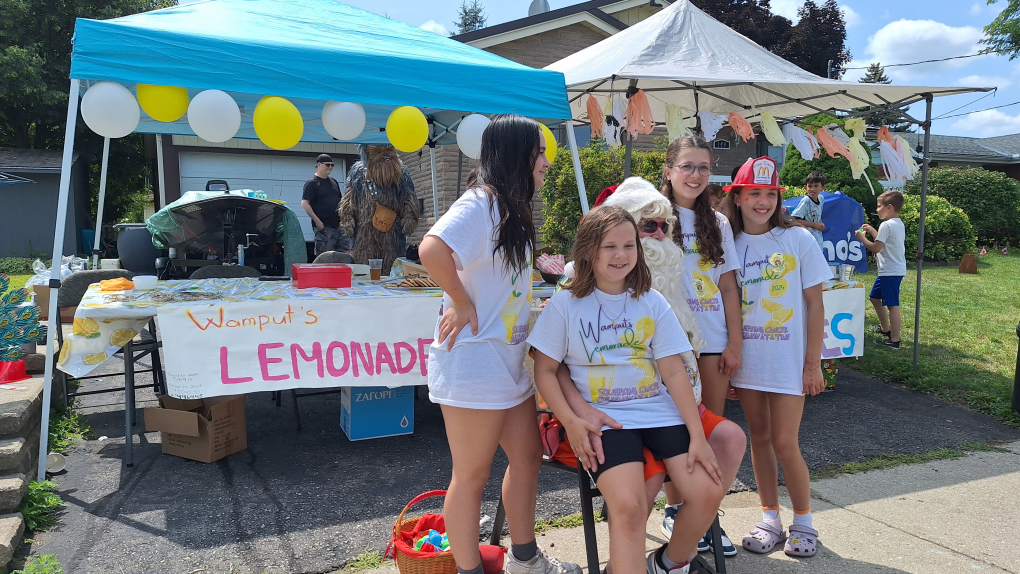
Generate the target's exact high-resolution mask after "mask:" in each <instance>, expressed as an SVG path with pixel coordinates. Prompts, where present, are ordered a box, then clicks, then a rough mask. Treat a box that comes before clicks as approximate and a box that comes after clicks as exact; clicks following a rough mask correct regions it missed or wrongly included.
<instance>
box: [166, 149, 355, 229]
mask: <svg viewBox="0 0 1020 574" xmlns="http://www.w3.org/2000/svg"><path fill="white" fill-rule="evenodd" d="M334 161H335V162H336V165H335V167H334V168H333V174H332V175H333V177H334V178H335V179H336V180H337V181H338V182H340V185H343V182H344V179H345V178H346V176H347V171H346V166H345V165H344V161H343V160H342V159H339V158H338V159H336V160H334ZM180 166H181V192H182V193H183V192H185V191H195V190H198V191H201V190H204V189H205V184H206V182H208V181H209V180H211V179H222V180H225V181H226V182H227V183H228V184H229V185H230V189H257V190H262V191H264V192H266V194H267V195H268V196H269V199H282V200H284V201H286V202H287V207H289V208H291V209H292V210H294V213H296V214H297V216H298V221H300V222H301V230H302V231H303V232H304V235H305V240H306V241H313V240H314V238H315V234H314V232H313V230H312V220H311V218H309V217H308V215H307V214H305V211H304V210H303V209H301V191H302V189H303V188H304V185H305V181H307V180H308V178H309V177H312V174H313V173H315V159H314V158H310V157H294V156H283V155H262V154H240V153H210V152H180Z"/></svg>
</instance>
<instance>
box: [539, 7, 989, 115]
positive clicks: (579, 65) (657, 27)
mask: <svg viewBox="0 0 1020 574" xmlns="http://www.w3.org/2000/svg"><path fill="white" fill-rule="evenodd" d="M546 69H547V70H555V71H557V72H563V75H564V77H565V78H566V81H567V87H568V92H570V93H571V96H573V95H576V94H577V93H578V92H582V91H584V90H586V89H589V88H591V87H593V86H595V85H596V84H599V83H600V82H603V80H609V81H605V82H604V83H602V84H601V85H600V86H598V90H599V91H600V92H602V91H606V92H608V90H609V89H610V88H613V89H615V90H617V91H623V90H626V89H627V86H628V84H629V82H628V80H631V79H637V80H638V83H637V87H638V88H642V89H645V90H649V91H648V95H649V98H648V102H649V104H650V105H651V108H652V115H653V116H654V117H655V119H656V120H657V121H659V122H662V121H665V119H666V109H665V106H666V104H675V105H678V106H682V107H684V108H687V109H688V110H691V111H701V110H706V111H711V112H714V113H716V114H723V113H729V112H733V111H736V112H740V113H741V114H742V115H744V116H745V117H751V116H754V115H756V114H757V111H756V110H753V109H748V108H747V107H748V106H749V107H752V108H753V107H754V106H761V111H764V112H769V113H771V114H772V115H774V116H779V117H796V116H803V115H809V114H813V113H817V112H818V111H819V109H821V110H827V109H830V108H832V109H837V110H845V109H852V108H860V107H862V106H864V105H866V104H868V103H871V104H882V103H883V98H884V99H885V100H886V101H888V102H895V101H898V100H901V99H904V98H909V101H911V102H914V101H918V100H920V99H922V98H921V96H920V94H921V93H924V92H930V93H931V94H932V95H934V96H936V97H938V96H944V95H951V94H959V93H965V92H974V91H988V90H991V89H993V88H963V87H950V88H935V87H920V86H896V85H889V84H861V83H857V82H843V81H839V80H827V79H825V78H822V77H819V76H816V75H814V74H812V73H810V72H808V71H806V70H804V69H802V68H800V67H799V66H797V65H796V64H793V63H791V62H788V61H786V60H784V59H782V58H780V57H779V56H777V55H775V54H773V53H772V52H769V51H768V50H766V49H765V48H762V47H761V46H759V45H758V44H755V43H754V42H753V41H751V40H750V39H748V38H747V37H745V36H743V35H741V34H739V33H738V32H736V31H734V30H732V29H731V28H729V27H727V26H726V25H725V24H723V23H721V22H719V21H718V20H716V19H715V18H712V17H711V16H709V15H708V14H706V13H704V12H703V11H701V10H700V9H699V8H698V7H696V6H695V5H694V4H692V3H691V2H690V0H677V1H676V2H673V4H672V5H670V6H668V7H667V8H665V9H663V10H661V11H659V12H658V13H657V14H655V15H654V16H651V17H649V18H646V19H645V20H642V21H641V22H639V23H637V24H635V25H633V26H631V27H629V28H627V29H626V30H623V31H622V32H620V33H618V34H614V35H612V36H610V37H609V38H606V39H605V40H602V41H601V42H599V43H597V44H595V45H593V46H589V47H588V48H586V49H584V50H581V51H580V52H577V53H575V54H572V55H570V56H567V57H566V58H563V59H562V60H559V61H558V62H554V63H552V64H550V65H549V66H546ZM614 76H615V81H613V80H612V79H613V78H614ZM679 82H687V83H696V84H697V86H698V87H699V88H704V91H700V92H699V94H698V100H697V102H696V101H695V97H694V93H695V92H694V90H692V89H690V88H689V87H687V86H684V85H683V84H681V83H679ZM752 83H753V84H754V85H749V84H752ZM756 86H757V87H756ZM663 89H668V90H669V91H659V90H663ZM713 94H714V95H713ZM598 95H599V96H601V98H602V99H601V101H602V102H604V101H605V97H606V94H605V93H599V94H598ZM797 98H800V99H802V100H803V102H789V103H785V104H777V105H766V104H773V103H775V102H779V101H782V100H786V99H797ZM581 103H582V104H583V103H584V102H583V101H582V102H581ZM575 109H577V110H584V106H583V105H582V106H579V107H576V108H575ZM577 113H580V112H577Z"/></svg>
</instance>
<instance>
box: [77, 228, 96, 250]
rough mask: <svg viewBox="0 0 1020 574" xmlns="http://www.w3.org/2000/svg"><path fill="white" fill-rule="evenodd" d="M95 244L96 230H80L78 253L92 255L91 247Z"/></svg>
mask: <svg viewBox="0 0 1020 574" xmlns="http://www.w3.org/2000/svg"><path fill="white" fill-rule="evenodd" d="M95 244H96V230H95V229H82V230H81V249H79V250H78V253H84V254H85V255H91V254H92V246H93V245H95Z"/></svg>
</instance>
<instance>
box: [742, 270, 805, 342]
mask: <svg viewBox="0 0 1020 574" xmlns="http://www.w3.org/2000/svg"><path fill="white" fill-rule="evenodd" d="M755 267H757V268H759V269H761V276H760V277H755V278H751V279H747V280H746V281H745V280H743V278H744V274H745V273H746V272H747V270H748V269H752V268H755ZM796 269H797V259H796V258H795V257H794V256H792V255H790V254H788V253H773V254H771V255H769V256H768V257H767V258H765V259H764V260H757V261H750V262H748V261H746V252H745V263H744V266H743V269H741V272H740V278H741V281H740V286H741V288H742V291H743V297H742V300H741V303H742V306H741V316H742V317H743V319H744V328H743V336H744V339H745V340H746V339H762V340H766V341H788V340H789V339H790V332H789V329H787V327H786V326H785V325H784V324H785V323H786V322H787V321H789V320H790V319H792V318H793V315H794V311H793V309H790V308H786V307H783V305H782V304H781V303H779V302H778V301H774V299H779V298H781V297H783V295H786V293H787V292H788V291H789V289H790V283H789V281H788V280H787V279H786V278H785V277H784V276H785V275H788V274H790V273H792V272H794V271H796ZM763 281H767V282H768V286H767V289H766V293H765V295H766V296H765V297H762V298H761V299H760V300H758V301H757V304H758V305H759V306H760V307H761V309H762V310H763V311H765V312H766V313H768V319H766V320H765V321H764V322H761V323H759V322H760V321H761V317H760V316H755V317H754V318H752V313H753V311H754V307H755V303H756V302H755V301H748V300H747V286H748V285H754V284H756V283H760V282H763ZM749 319H750V320H749Z"/></svg>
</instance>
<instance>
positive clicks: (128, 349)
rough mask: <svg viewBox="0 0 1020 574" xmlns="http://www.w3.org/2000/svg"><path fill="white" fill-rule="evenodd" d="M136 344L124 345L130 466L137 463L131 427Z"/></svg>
mask: <svg viewBox="0 0 1020 574" xmlns="http://www.w3.org/2000/svg"><path fill="white" fill-rule="evenodd" d="M133 356H134V345H133V344H132V343H131V342H128V344H127V345H125V346H124V463H125V464H126V465H127V467H128V468H131V467H133V466H134V465H135V459H134V453H133V452H132V448H133V447H134V440H133V436H132V432H131V427H133V426H134V423H135V421H134V419H135V362H134V360H132V359H133Z"/></svg>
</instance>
